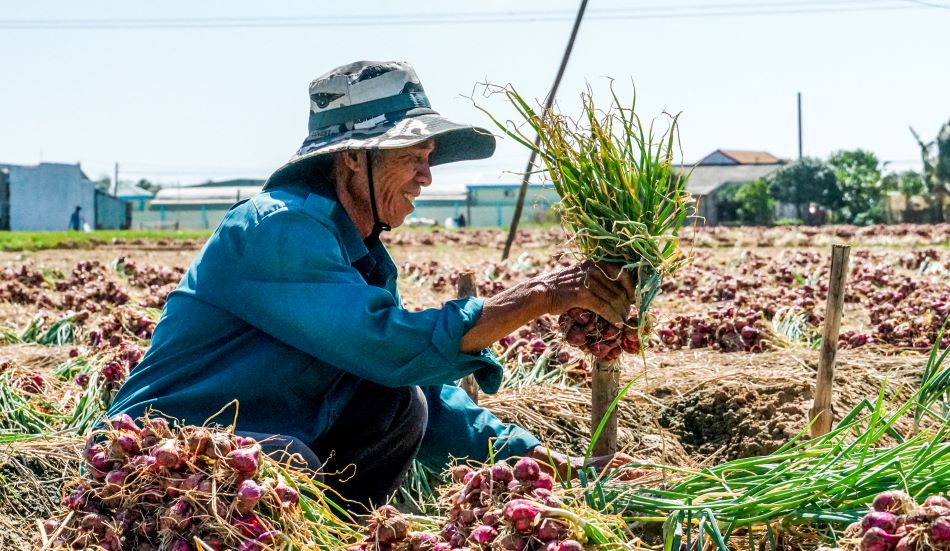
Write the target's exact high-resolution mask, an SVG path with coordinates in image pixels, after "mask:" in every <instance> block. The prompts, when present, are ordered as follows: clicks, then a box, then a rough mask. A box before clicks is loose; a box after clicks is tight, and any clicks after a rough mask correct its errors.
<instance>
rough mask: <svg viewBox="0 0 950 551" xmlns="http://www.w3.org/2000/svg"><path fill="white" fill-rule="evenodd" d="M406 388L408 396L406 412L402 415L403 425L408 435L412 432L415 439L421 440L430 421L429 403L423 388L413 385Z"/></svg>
mask: <svg viewBox="0 0 950 551" xmlns="http://www.w3.org/2000/svg"><path fill="white" fill-rule="evenodd" d="M405 390H406V393H407V397H406V409H405V413H404V414H403V416H402V419H403V420H404V423H403V426H404V428H405V432H406V434H407V436H408V435H410V434H411V435H412V436H413V438H412V439H413V440H415V441H417V442H421V441H422V437H423V435H425V433H426V425H427V424H428V423H429V404H428V402H426V396H425V394H423V392H422V389H421V388H419V387H417V386H412V387H408V388H406V389H405Z"/></svg>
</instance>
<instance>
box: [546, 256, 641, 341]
mask: <svg viewBox="0 0 950 551" xmlns="http://www.w3.org/2000/svg"><path fill="white" fill-rule="evenodd" d="M538 277H539V278H542V279H543V281H544V283H545V284H546V285H548V287H549V300H550V304H549V306H548V309H547V310H548V312H549V313H552V314H561V313H563V312H565V311H567V310H568V309H570V308H583V309H585V310H590V311H592V312H594V313H595V314H598V315H599V316H601V317H602V318H604V319H606V320H607V321H609V322H610V323H612V324H614V325H618V324H623V322H624V320H626V318H627V311H628V310H629V309H630V305H631V304H633V302H634V300H636V293H637V289H636V285H635V283H634V280H633V276H632V275H631V274H630V272H629V271H627V270H624V269H622V267H621V266H618V265H616V264H608V263H603V262H602V263H594V262H582V263H580V264H574V265H573V266H568V267H566V268H561V269H560V270H556V271H554V272H549V273H545V274H541V275H540V276H538Z"/></svg>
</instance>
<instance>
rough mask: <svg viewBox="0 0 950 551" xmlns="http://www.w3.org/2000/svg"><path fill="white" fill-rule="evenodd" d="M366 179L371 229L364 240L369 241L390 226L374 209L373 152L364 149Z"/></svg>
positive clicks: (376, 237) (390, 228) (389, 228)
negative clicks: (371, 220) (371, 218)
mask: <svg viewBox="0 0 950 551" xmlns="http://www.w3.org/2000/svg"><path fill="white" fill-rule="evenodd" d="M366 179H367V180H368V182H369V204H370V207H371V208H372V209H373V230H372V231H371V232H370V234H369V236H368V237H367V238H366V239H364V241H366V242H369V241H373V240H376V239H379V235H380V234H381V233H383V232H384V231H390V230H392V229H393V228H392V226H390V225H389V224H387V223H385V222H383V221H381V220H380V219H379V211H378V210H377V209H376V183H375V182H374V181H373V152H372V151H371V150H369V149H367V150H366Z"/></svg>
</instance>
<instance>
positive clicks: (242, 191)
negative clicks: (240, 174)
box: [151, 186, 262, 207]
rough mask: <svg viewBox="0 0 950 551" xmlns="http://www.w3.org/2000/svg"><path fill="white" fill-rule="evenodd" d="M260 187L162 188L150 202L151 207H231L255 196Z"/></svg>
mask: <svg viewBox="0 0 950 551" xmlns="http://www.w3.org/2000/svg"><path fill="white" fill-rule="evenodd" d="M261 187H262V186H232V187H223V186H213V187H204V186H188V187H173V188H164V189H161V190H159V191H158V193H157V194H155V198H154V199H153V200H152V203H151V204H152V206H153V207H161V206H185V205H194V206H203V205H208V206H210V205H217V206H220V205H233V204H234V203H237V202H238V201H242V200H244V199H247V198H248V197H251V196H253V195H257V194H258V193H260V192H261Z"/></svg>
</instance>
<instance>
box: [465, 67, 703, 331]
mask: <svg viewBox="0 0 950 551" xmlns="http://www.w3.org/2000/svg"><path fill="white" fill-rule="evenodd" d="M488 89H489V91H490V92H496V93H502V94H504V95H505V96H506V97H507V99H508V100H509V101H510V102H511V105H512V106H513V107H514V108H515V110H516V111H517V114H518V117H519V118H520V120H519V121H518V122H517V123H514V122H510V123H508V124H506V123H504V122H502V121H500V120H498V118H496V117H494V116H493V115H492V114H491V113H489V112H488V111H486V110H485V109H483V108H480V109H482V111H484V112H485V113H486V114H487V115H488V116H489V117H491V119H492V121H493V122H494V123H495V125H496V126H498V128H499V129H500V130H501V131H502V132H504V133H505V134H507V135H508V136H509V137H511V138H512V139H514V140H515V141H516V142H518V143H520V144H522V145H524V146H525V147H528V148H529V149H532V150H534V151H535V152H536V153H537V154H538V156H539V157H540V159H541V161H542V162H543V164H544V167H545V168H546V171H547V176H548V177H549V178H550V179H551V181H552V183H553V184H554V187H555V189H556V190H557V192H558V195H560V197H561V202H560V204H561V220H562V224H563V225H564V228H565V229H566V230H567V231H568V233H569V234H570V235H571V241H572V244H573V246H574V248H575V249H576V250H577V252H578V253H580V255H582V256H584V257H585V258H588V259H591V260H595V261H606V262H613V263H617V264H622V265H623V266H624V267H625V268H626V269H628V270H630V271H631V273H634V274H636V280H637V283H638V291H639V293H638V294H639V296H638V300H637V304H638V305H639V309H640V314H641V315H640V319H644V316H643V314H644V313H645V312H646V310H647V308H648V307H649V305H650V303H651V302H652V300H653V298H654V296H655V295H656V293H657V291H658V290H659V286H660V281H661V279H662V278H663V277H664V276H666V275H668V274H671V273H673V272H675V271H676V270H677V269H679V268H680V267H682V266H683V265H685V264H686V263H687V262H688V261H689V258H688V255H686V254H685V252H684V251H683V249H682V248H681V247H680V240H679V231H680V229H681V228H682V227H683V225H684V224H685V223H686V220H687V218H688V217H689V215H690V212H691V207H692V205H693V203H694V202H693V199H692V197H691V196H690V194H689V192H687V191H686V178H687V175H686V174H684V173H683V172H682V171H680V170H678V169H677V168H676V167H675V165H674V163H673V153H674V150H675V148H676V143H677V119H678V116H670V117H669V120H668V126H667V127H666V128H665V129H663V130H659V131H658V130H657V129H656V128H655V121H654V122H650V123H648V124H644V123H643V122H642V121H641V120H640V117H639V115H638V114H637V112H636V109H635V108H636V98H635V97H634V99H633V100H632V101H631V102H630V104H629V106H627V105H625V104H624V103H622V102H621V101H620V99H619V98H618V97H617V95H616V94H615V93H613V89H612V88H611V99H612V101H611V102H610V105H609V106H608V107H607V109H606V110H604V109H598V108H597V107H595V106H594V98H593V94H592V93H591V92H587V93H585V94H582V96H581V100H582V113H581V115H580V117H579V119H578V120H573V119H571V118H570V117H568V116H566V115H564V114H562V113H558V112H556V111H555V110H553V109H552V110H550V111H548V110H542V111H540V112H538V111H536V110H535V109H534V108H533V107H532V106H531V105H530V104H529V103H528V102H527V101H526V100H525V99H524V98H522V97H521V96H520V95H519V94H518V92H517V91H515V89H514V88H512V87H511V86H505V87H502V86H493V85H489V86H488ZM522 123H523V124H522ZM526 131H533V132H534V133H536V134H537V135H538V136H539V137H540V145H538V146H536V145H535V143H534V141H533V139H532V138H533V136H528V135H527V134H525V132H526Z"/></svg>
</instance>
